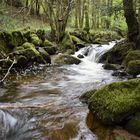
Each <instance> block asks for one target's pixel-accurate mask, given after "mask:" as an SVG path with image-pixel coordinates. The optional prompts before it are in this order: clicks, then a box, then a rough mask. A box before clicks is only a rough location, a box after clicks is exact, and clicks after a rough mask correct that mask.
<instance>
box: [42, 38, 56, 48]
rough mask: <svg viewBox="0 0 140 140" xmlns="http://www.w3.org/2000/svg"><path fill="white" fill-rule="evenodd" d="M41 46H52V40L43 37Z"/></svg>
mask: <svg viewBox="0 0 140 140" xmlns="http://www.w3.org/2000/svg"><path fill="white" fill-rule="evenodd" d="M43 46H45V47H46V46H54V44H53V43H52V42H50V41H49V40H48V39H45V41H44V43H43Z"/></svg>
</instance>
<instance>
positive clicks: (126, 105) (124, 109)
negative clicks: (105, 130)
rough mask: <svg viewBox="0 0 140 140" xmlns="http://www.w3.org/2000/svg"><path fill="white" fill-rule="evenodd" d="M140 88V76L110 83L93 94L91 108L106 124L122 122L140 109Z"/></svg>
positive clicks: (90, 101)
mask: <svg viewBox="0 0 140 140" xmlns="http://www.w3.org/2000/svg"><path fill="white" fill-rule="evenodd" d="M139 90H140V79H139V78H137V79H133V80H128V81H125V82H116V83H112V84H109V85H107V86H105V87H103V88H101V89H99V90H97V91H96V92H95V93H94V94H93V95H92V96H91V98H90V99H89V102H88V104H89V109H90V110H91V111H92V113H93V114H94V115H95V117H96V118H97V119H99V120H101V121H102V122H103V123H105V124H109V125H112V124H113V125H115V124H121V122H123V121H125V120H127V119H128V118H129V117H130V116H131V115H132V114H133V113H135V112H137V111H138V110H139V108H140V102H139V99H140V94H139Z"/></svg>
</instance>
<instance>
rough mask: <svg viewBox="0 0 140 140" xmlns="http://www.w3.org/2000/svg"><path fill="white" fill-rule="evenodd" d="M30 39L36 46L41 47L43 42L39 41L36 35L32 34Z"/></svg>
mask: <svg viewBox="0 0 140 140" xmlns="http://www.w3.org/2000/svg"><path fill="white" fill-rule="evenodd" d="M30 38H31V43H33V44H34V45H36V46H40V44H41V40H40V39H39V37H38V36H37V35H36V34H31V35H30Z"/></svg>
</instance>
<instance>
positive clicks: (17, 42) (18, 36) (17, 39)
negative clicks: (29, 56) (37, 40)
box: [12, 31, 27, 47]
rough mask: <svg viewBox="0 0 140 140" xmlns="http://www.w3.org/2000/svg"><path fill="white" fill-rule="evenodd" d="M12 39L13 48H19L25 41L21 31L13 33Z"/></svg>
mask: <svg viewBox="0 0 140 140" xmlns="http://www.w3.org/2000/svg"><path fill="white" fill-rule="evenodd" d="M12 39H13V44H14V46H15V47H18V46H21V45H22V44H23V43H25V42H26V41H27V40H26V38H25V37H24V36H23V34H22V32H21V31H13V32H12Z"/></svg>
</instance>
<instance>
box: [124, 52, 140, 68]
mask: <svg viewBox="0 0 140 140" xmlns="http://www.w3.org/2000/svg"><path fill="white" fill-rule="evenodd" d="M132 60H140V50H134V51H130V52H129V53H128V54H127V56H126V57H125V59H124V61H123V64H124V65H125V66H127V65H128V63H129V62H130V61H132Z"/></svg>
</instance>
